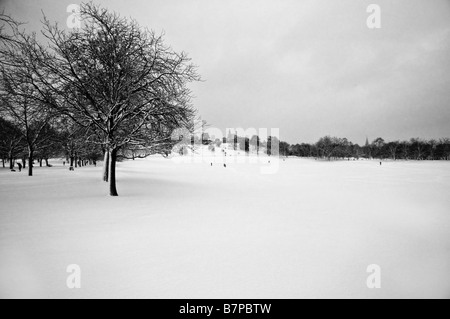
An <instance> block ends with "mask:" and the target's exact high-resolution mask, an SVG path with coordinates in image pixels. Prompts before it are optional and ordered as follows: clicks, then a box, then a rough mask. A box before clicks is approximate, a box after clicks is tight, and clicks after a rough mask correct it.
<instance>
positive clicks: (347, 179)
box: [0, 157, 450, 298]
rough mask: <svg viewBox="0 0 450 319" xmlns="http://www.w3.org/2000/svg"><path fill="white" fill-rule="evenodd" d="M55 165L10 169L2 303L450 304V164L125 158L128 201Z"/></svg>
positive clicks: (95, 172) (93, 178)
mask: <svg viewBox="0 0 450 319" xmlns="http://www.w3.org/2000/svg"><path fill="white" fill-rule="evenodd" d="M219 162H220V161H219ZM52 164H55V166H54V167H53V168H38V167H37V168H36V170H35V176H34V177H32V178H29V177H27V176H26V173H25V172H22V173H11V172H9V170H7V169H0V297H52V298H53V297H58V298H90V297H100V298H106V297H113V298H114V297H145V298H303V297H306V298H308V297H311V298H318V297H319V298H321V297H325V298H326V297H343V298H353V297H360V298H402V297H413V298H421V297H439V298H449V297H450V196H449V194H450V178H449V177H450V163H449V162H386V163H384V164H383V166H380V165H379V163H378V162H375V161H350V162H347V161H342V162H322V161H314V160H307V159H305V160H302V159H293V158H290V159H288V160H286V161H281V162H280V167H279V171H278V172H277V173H276V174H272V175H263V174H261V173H260V167H259V166H258V165H255V164H232V163H230V164H229V165H228V166H227V168H224V167H223V165H219V164H215V165H214V166H212V167H211V165H210V164H209V163H190V164H189V163H185V164H176V163H174V161H173V160H169V159H163V158H160V157H154V158H149V159H146V160H136V161H128V162H123V163H119V165H118V190H119V193H120V195H121V196H120V197H118V198H110V197H108V196H106V194H107V192H108V190H107V187H106V185H105V184H104V183H103V182H102V181H101V168H100V167H97V168H94V167H86V168H80V169H77V170H76V171H75V172H69V170H68V169H67V167H65V168H64V167H62V165H61V164H60V163H57V162H53V163H52ZM71 264H77V265H79V266H80V267H81V289H73V290H71V289H68V288H67V285H66V279H67V277H68V276H69V274H68V273H67V272H66V269H67V266H68V265H71ZM371 264H377V265H379V266H380V267H381V271H382V272H381V285H382V286H381V289H373V290H372V289H368V288H367V285H366V280H367V277H368V276H369V273H367V272H366V270H367V267H368V266H369V265H371Z"/></svg>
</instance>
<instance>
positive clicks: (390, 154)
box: [289, 136, 450, 160]
mask: <svg viewBox="0 0 450 319" xmlns="http://www.w3.org/2000/svg"><path fill="white" fill-rule="evenodd" d="M289 155H292V156H300V157H316V158H324V159H328V160H331V159H343V158H356V159H359V158H377V159H392V160H398V159H402V160H450V139H449V138H442V139H439V140H424V139H420V138H413V139H410V140H409V141H393V142H386V141H385V140H384V139H382V138H377V139H375V140H374V141H373V142H371V143H369V141H367V142H366V144H365V145H364V146H359V145H358V144H353V143H352V142H350V141H348V140H347V139H346V138H338V137H330V136H326V137H323V138H321V139H320V140H319V141H318V142H317V143H315V144H306V143H303V144H296V145H289Z"/></svg>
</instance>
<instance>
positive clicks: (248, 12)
mask: <svg viewBox="0 0 450 319" xmlns="http://www.w3.org/2000/svg"><path fill="white" fill-rule="evenodd" d="M79 2H80V1H75V0H33V1H30V0H6V1H5V0H1V1H0V3H1V6H2V7H4V8H5V9H6V12H7V13H11V14H12V15H14V16H15V17H17V18H18V19H19V20H23V21H27V22H29V29H33V30H37V27H38V26H39V20H40V19H41V13H40V10H41V9H42V10H44V11H45V12H46V14H47V15H48V17H49V18H50V19H51V20H57V21H59V22H60V23H62V24H65V21H66V18H67V17H68V13H66V7H67V5H68V4H71V3H79ZM95 2H96V3H101V4H103V5H104V6H106V7H107V8H110V9H112V10H115V11H117V12H119V13H120V14H122V15H123V16H131V17H133V18H135V19H136V20H137V21H138V22H139V23H140V24H141V25H142V26H147V27H149V28H151V29H153V30H155V31H161V30H165V32H166V42H167V43H168V44H170V45H171V46H172V47H173V48H174V49H176V50H179V51H181V50H184V51H186V52H188V53H189V55H190V57H191V58H192V59H193V62H194V63H195V64H197V65H199V72H200V74H201V75H202V77H203V79H204V80H205V82H202V83H197V84H195V85H193V86H192V89H193V91H194V94H195V96H196V99H195V101H194V102H195V105H196V107H197V108H198V109H199V110H200V113H201V115H202V117H203V119H205V120H207V121H208V122H209V123H210V124H211V125H213V126H215V127H218V128H221V129H223V130H224V131H225V128H227V127H243V128H249V127H256V128H259V127H267V128H271V127H276V128H280V133H281V138H282V139H284V140H287V141H288V142H290V143H296V142H314V141H316V140H317V139H318V138H319V137H321V136H323V135H327V134H329V135H336V136H341V137H347V138H349V139H350V140H352V141H354V142H357V143H363V142H364V141H365V137H366V135H367V136H369V138H370V139H372V140H373V139H375V138H376V137H378V136H381V137H384V138H385V139H387V140H394V139H406V138H410V137H419V136H420V137H424V138H437V137H450V125H449V123H450V1H448V0H395V1H393V0H391V1H388V0H370V1H366V0H339V1H336V0H311V1H302V0H273V1H272V0H270V1H269V0H152V1H148V0H142V1H123V0H108V1H100V0H97V1H95ZM371 3H376V4H379V5H380V6H381V9H382V15H381V18H382V28H381V29H377V30H371V29H368V28H367V26H366V20H367V17H368V16H369V14H368V13H367V12H366V9H367V7H368V5H369V4H371Z"/></svg>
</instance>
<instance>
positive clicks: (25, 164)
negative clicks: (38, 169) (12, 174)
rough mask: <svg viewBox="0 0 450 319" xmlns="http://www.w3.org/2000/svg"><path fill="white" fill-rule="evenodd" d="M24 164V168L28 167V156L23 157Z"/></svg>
mask: <svg viewBox="0 0 450 319" xmlns="http://www.w3.org/2000/svg"><path fill="white" fill-rule="evenodd" d="M22 166H23V168H27V158H26V157H24V158H22Z"/></svg>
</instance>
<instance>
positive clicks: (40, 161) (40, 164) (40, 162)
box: [39, 158, 42, 167]
mask: <svg viewBox="0 0 450 319" xmlns="http://www.w3.org/2000/svg"><path fill="white" fill-rule="evenodd" d="M39 167H42V158H41V159H39Z"/></svg>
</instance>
